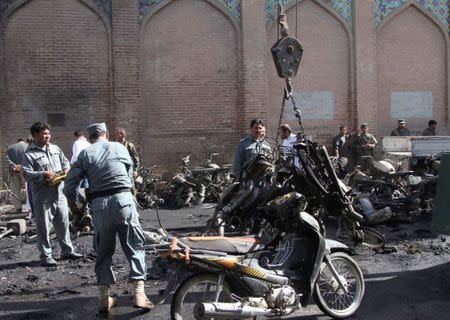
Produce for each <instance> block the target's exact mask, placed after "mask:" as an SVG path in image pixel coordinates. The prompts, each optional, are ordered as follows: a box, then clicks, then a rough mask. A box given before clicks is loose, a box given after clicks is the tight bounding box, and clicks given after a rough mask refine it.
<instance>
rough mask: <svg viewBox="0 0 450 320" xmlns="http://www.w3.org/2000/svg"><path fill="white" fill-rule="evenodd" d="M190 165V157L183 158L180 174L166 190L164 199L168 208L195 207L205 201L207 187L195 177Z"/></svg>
mask: <svg viewBox="0 0 450 320" xmlns="http://www.w3.org/2000/svg"><path fill="white" fill-rule="evenodd" d="M189 163H190V155H188V156H186V157H184V158H182V162H181V168H180V172H179V173H178V174H176V175H175V176H174V177H173V178H172V180H170V181H169V182H168V183H167V185H166V186H165V188H164V192H163V195H162V198H163V199H164V203H165V204H166V205H167V206H168V207H171V208H183V207H189V206H195V205H199V204H202V203H203V200H204V199H205V186H204V185H203V184H202V183H201V182H200V181H198V180H197V179H196V178H195V177H194V175H193V174H192V171H191V170H190V168H189Z"/></svg>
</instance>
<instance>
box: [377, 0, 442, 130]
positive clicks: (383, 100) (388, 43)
mask: <svg viewBox="0 0 450 320" xmlns="http://www.w3.org/2000/svg"><path fill="white" fill-rule="evenodd" d="M405 10H406V12H405ZM411 15H414V16H411ZM398 23H400V25H401V26H405V25H406V26H408V27H410V28H411V27H413V28H412V30H411V31H410V32H407V31H406V32H405V31H404V29H402V28H401V27H400V28H399V27H398V26H397V24H398ZM416 25H417V27H416V28H414V27H415V26H416ZM423 32H427V33H426V34H424V33H423ZM442 37H443V38H444V41H442ZM399 42H401V46H399V45H398V44H397V43H399ZM431 48H433V50H432V51H430V49H431ZM437 48H438V49H437ZM449 52H450V47H449V36H448V34H447V30H445V29H444V28H443V26H442V23H440V21H439V20H438V19H437V18H436V17H435V16H434V15H432V14H431V13H430V12H428V11H427V10H426V9H425V8H424V7H423V6H422V5H420V4H419V3H418V2H417V1H415V0H408V1H407V2H405V3H404V4H402V5H401V6H399V7H398V8H396V9H395V10H393V11H392V12H391V13H390V14H389V15H387V16H386V17H385V18H384V19H383V20H382V22H381V23H380V25H379V26H378V28H377V74H378V75H377V77H378V111H379V113H380V114H381V115H382V116H381V118H380V119H379V122H378V127H379V129H380V130H381V131H382V132H383V133H385V134H387V133H388V132H389V131H390V129H392V128H391V127H390V126H392V125H393V122H395V121H394V120H395V116H396V115H397V114H398V112H399V110H401V108H402V104H405V102H404V101H408V104H410V105H413V106H416V108H415V109H414V108H413V109H411V110H419V109H420V108H419V106H417V103H416V102H414V101H419V100H417V99H419V98H414V97H415V95H420V99H425V96H426V95H428V98H427V99H426V100H427V102H424V103H425V104H426V105H427V108H428V109H426V110H428V115H427V114H425V113H419V112H416V113H413V112H411V113H410V114H409V115H405V116H403V117H404V118H407V119H408V117H409V120H407V121H409V123H410V126H411V127H419V126H422V125H423V124H421V122H423V119H424V118H427V117H428V116H432V117H433V118H439V119H438V121H441V123H445V122H446V125H447V126H448V125H449V123H450V122H449V114H450V109H449V108H450V107H449V96H450V81H449V80H450V72H449V61H450V54H449ZM437 60H438V61H439V62H436V61H437ZM425 61H426V62H427V63H425ZM408 63H409V64H411V63H412V64H414V66H415V67H414V68H411V66H410V65H409V64H408ZM419 74H420V77H418V76H417V75H419ZM422 78H423V79H424V80H422ZM437 79H439V80H437ZM430 97H431V98H430ZM407 99H413V100H412V102H411V101H409V100H407ZM420 103H423V102H420ZM393 106H395V108H394V109H393ZM422 110H424V109H423V108H422ZM430 112H431V113H432V114H430ZM404 113H408V112H406V111H405V112H404Z"/></svg>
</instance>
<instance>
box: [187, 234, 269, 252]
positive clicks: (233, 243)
mask: <svg viewBox="0 0 450 320" xmlns="http://www.w3.org/2000/svg"><path fill="white" fill-rule="evenodd" d="M179 240H180V241H181V242H182V243H184V244H185V245H187V246H189V247H190V248H191V249H198V250H202V249H203V250H210V251H219V252H226V253H230V254H247V253H249V252H253V251H257V250H260V249H262V248H263V247H264V246H263V244H262V242H261V240H260V239H259V238H257V237H252V236H249V237H221V236H213V237H184V238H179Z"/></svg>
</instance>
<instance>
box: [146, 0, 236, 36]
mask: <svg viewBox="0 0 450 320" xmlns="http://www.w3.org/2000/svg"><path fill="white" fill-rule="evenodd" d="M173 1H175V0H163V1H161V2H160V3H158V4H155V5H154V6H153V7H152V8H151V9H150V10H149V11H148V12H147V13H146V14H145V16H144V18H143V19H142V22H141V25H140V31H141V34H142V33H143V32H142V31H143V30H145V26H146V25H147V23H148V21H149V20H150V19H151V17H152V16H153V15H154V14H155V13H157V12H158V11H160V10H161V9H163V8H164V7H166V6H167V5H169V4H170V3H172V2H173ZM203 1H205V2H207V3H209V4H210V5H212V6H213V7H214V8H216V9H217V10H218V11H220V12H221V13H222V14H223V15H224V16H225V17H227V19H228V20H230V22H231V24H232V25H233V28H234V30H235V32H236V35H237V38H238V40H239V42H240V39H241V25H240V21H239V20H238V19H237V18H236V17H235V16H233V15H232V14H231V12H230V10H228V9H227V8H226V7H225V6H224V5H223V4H222V3H221V2H219V1H216V0H203ZM141 40H142V37H141Z"/></svg>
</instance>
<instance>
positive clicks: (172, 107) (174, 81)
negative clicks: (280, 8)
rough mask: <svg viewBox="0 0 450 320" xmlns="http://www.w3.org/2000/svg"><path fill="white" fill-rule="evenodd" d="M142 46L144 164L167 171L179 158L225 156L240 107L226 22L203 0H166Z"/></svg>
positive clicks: (233, 52) (234, 47)
mask: <svg viewBox="0 0 450 320" xmlns="http://www.w3.org/2000/svg"><path fill="white" fill-rule="evenodd" d="M192 17H196V18H195V23H192ZM175 21H176V23H174V22H175ZM141 50H142V64H141V68H142V69H141V72H142V73H141V74H142V110H143V121H144V127H143V130H142V139H143V143H142V156H143V158H144V159H145V162H146V163H147V164H164V165H165V166H167V167H169V168H171V169H173V168H174V166H176V165H178V162H179V158H180V156H182V155H186V154H187V153H192V161H193V163H196V162H199V161H200V160H202V159H203V154H204V153H205V152H206V153H208V152H216V151H221V153H222V156H225V157H226V158H227V161H229V160H230V159H231V157H230V153H231V151H232V150H231V149H230V148H228V146H230V145H231V144H232V142H233V143H235V142H236V140H237V137H236V135H235V130H236V127H237V122H236V119H237V108H238V104H237V95H238V92H237V54H238V52H237V36H236V31H235V30H234V28H233V26H232V24H231V22H230V21H229V19H228V18H227V17H226V16H225V15H224V14H223V13H222V12H220V11H219V10H217V9H216V8H215V7H213V6H212V5H210V4H208V3H207V2H205V1H192V0H180V1H175V2H172V3H171V4H170V5H168V6H166V7H164V8H162V9H161V10H160V11H158V12H156V13H155V14H154V15H153V16H152V17H151V18H150V19H149V20H148V23H147V24H146V25H145V26H143V28H142V46H141Z"/></svg>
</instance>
